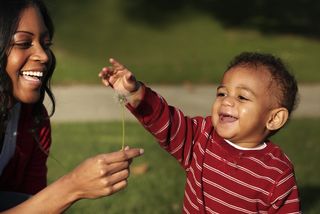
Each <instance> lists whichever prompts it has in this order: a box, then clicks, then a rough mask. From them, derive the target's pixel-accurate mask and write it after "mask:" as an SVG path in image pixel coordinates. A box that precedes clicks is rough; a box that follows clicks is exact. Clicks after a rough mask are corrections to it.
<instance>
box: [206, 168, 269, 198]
mask: <svg viewBox="0 0 320 214" xmlns="http://www.w3.org/2000/svg"><path fill="white" fill-rule="evenodd" d="M203 166H204V167H206V168H207V169H209V170H211V171H212V172H215V173H216V174H219V175H221V176H223V177H225V178H227V179H229V180H231V181H233V182H235V183H237V184H239V185H242V186H244V187H247V188H249V189H252V190H255V191H257V192H261V193H262V194H265V195H267V196H269V194H270V193H269V192H268V191H265V190H264V189H261V188H259V187H256V186H253V185H250V184H248V183H246V182H244V181H241V180H239V179H236V178H234V177H232V176H230V175H227V174H225V173H223V172H221V171H219V170H217V169H215V168H213V167H211V166H209V165H207V164H203Z"/></svg>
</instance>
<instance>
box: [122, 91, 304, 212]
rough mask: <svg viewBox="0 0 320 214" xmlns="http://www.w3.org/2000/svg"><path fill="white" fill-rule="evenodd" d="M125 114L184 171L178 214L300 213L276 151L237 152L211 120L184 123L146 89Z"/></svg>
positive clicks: (286, 164) (286, 163)
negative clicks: (128, 114)
mask: <svg viewBox="0 0 320 214" xmlns="http://www.w3.org/2000/svg"><path fill="white" fill-rule="evenodd" d="M128 108H129V109H130V111H131V112H132V113H133V114H134V115H135V116H136V117H137V119H138V120H139V121H140V122H141V123H142V124H143V126H144V127H145V128H146V129H147V130H148V131H150V132H151V133H152V134H153V135H154V136H155V137H156V139H157V140H158V142H159V144H160V145H161V146H162V147H163V148H164V149H166V150H167V151H168V152H169V153H170V154H171V155H173V156H174V157H175V158H176V159H177V160H178V161H179V162H180V164H181V165H182V166H183V168H184V169H185V170H186V175H187V179H186V186H185V193H184V204H183V213H190V214H194V213H300V201H299V194H298V188H297V185H296V180H295V176H294V169H293V165H292V163H291V162H290V160H289V159H288V158H287V156H286V155H285V154H284V153H283V152H282V151H281V149H280V148H279V147H278V146H277V145H275V144H273V143H271V142H270V141H269V142H267V146H266V147H265V148H263V149H261V150H239V149H236V148H235V147H233V146H231V145H230V144H228V143H227V142H226V141H225V140H223V139H222V138H221V137H220V136H218V135H217V133H216V132H215V131H214V128H213V126H212V123H211V117H206V118H203V117H194V118H190V117H186V116H184V114H183V113H182V112H181V111H180V110H178V109H177V108H175V107H172V106H169V105H168V104H167V103H166V101H165V100H164V99H163V98H162V97H161V96H159V95H157V94H156V93H155V92H153V91H152V90H151V89H149V88H146V90H145V96H144V99H143V100H142V102H141V103H140V105H139V106H138V107H137V108H136V109H134V108H132V107H131V106H128Z"/></svg>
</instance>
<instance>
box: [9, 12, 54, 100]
mask: <svg viewBox="0 0 320 214" xmlns="http://www.w3.org/2000/svg"><path fill="white" fill-rule="evenodd" d="M50 45H51V38H50V35H49V32H48V29H47V27H46V26H45V24H44V21H43V18H42V16H41V13H40V11H39V10H38V8H36V7H28V8H26V9H25V10H23V11H22V13H21V17H20V22H19V24H18V28H17V31H16V32H15V34H14V36H13V38H12V40H11V49H10V51H9V53H8V60H7V66H6V72H7V73H8V75H9V77H10V79H11V81H12V85H13V96H14V98H15V100H16V101H20V102H23V103H35V102H37V101H38V100H39V98H40V89H41V86H42V84H43V80H44V79H45V76H46V75H47V70H48V68H49V66H50V64H51V61H52V56H51V53H50V49H49V47H50Z"/></svg>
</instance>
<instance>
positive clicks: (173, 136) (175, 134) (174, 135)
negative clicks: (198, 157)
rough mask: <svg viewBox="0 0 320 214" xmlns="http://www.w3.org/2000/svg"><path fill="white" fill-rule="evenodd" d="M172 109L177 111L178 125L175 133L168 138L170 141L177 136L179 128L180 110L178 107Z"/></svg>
mask: <svg viewBox="0 0 320 214" xmlns="http://www.w3.org/2000/svg"><path fill="white" fill-rule="evenodd" d="M174 110H175V111H176V112H177V113H178V118H179V125H178V127H177V130H176V133H174V134H173V135H172V137H171V138H170V141H172V140H173V139H174V138H175V137H176V136H177V134H178V132H179V130H180V127H181V112H180V111H179V110H178V109H176V108H174Z"/></svg>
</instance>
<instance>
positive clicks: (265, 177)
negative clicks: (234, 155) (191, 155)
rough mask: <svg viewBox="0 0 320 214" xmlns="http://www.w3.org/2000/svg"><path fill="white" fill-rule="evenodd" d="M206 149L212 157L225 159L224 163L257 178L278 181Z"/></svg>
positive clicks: (272, 181)
mask: <svg viewBox="0 0 320 214" xmlns="http://www.w3.org/2000/svg"><path fill="white" fill-rule="evenodd" d="M206 151H207V153H208V154H209V155H211V156H212V157H214V158H215V159H217V160H218V161H223V162H224V163H227V164H228V165H229V166H231V167H233V168H235V169H240V170H241V171H243V172H246V173H248V174H250V175H252V176H253V177H255V178H259V179H263V180H266V181H269V182H270V183H272V184H275V183H276V182H275V180H273V179H271V178H269V177H267V176H262V175H258V174H257V173H255V172H253V171H251V170H249V169H247V168H245V167H243V166H240V165H237V164H235V163H232V162H230V161H228V160H226V159H224V158H222V157H220V156H218V155H217V154H215V153H213V152H211V151H210V150H209V149H207V150H206Z"/></svg>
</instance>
